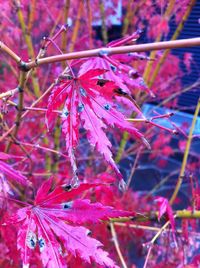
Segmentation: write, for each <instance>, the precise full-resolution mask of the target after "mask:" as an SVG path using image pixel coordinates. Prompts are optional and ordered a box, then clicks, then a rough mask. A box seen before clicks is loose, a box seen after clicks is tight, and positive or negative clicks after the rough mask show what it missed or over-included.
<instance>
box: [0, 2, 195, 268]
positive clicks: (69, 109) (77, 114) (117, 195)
mask: <svg viewBox="0 0 200 268" xmlns="http://www.w3.org/2000/svg"><path fill="white" fill-rule="evenodd" d="M101 2H104V1H99V0H98V1H97V0H95V1H90V0H88V1H77V0H75V1H67V0H66V1H54V2H52V1H49V0H48V1H44V0H40V1H34V0H29V1H21V3H20V1H12V2H10V1H7V2H5V3H1V4H0V8H1V28H0V35H1V41H3V42H4V43H5V44H6V45H7V46H8V47H9V48H10V49H11V50H13V51H14V52H15V53H16V54H17V55H20V57H21V58H22V59H23V60H24V61H28V60H29V58H31V57H33V56H34V57H36V56H37V54H38V52H39V51H40V49H41V48H45V51H44V53H45V56H50V55H56V54H62V53H66V52H68V51H72V50H74V51H78V50H86V49H92V48H95V47H97V46H98V47H99V46H103V43H102V42H101V41H99V40H97V39H96V38H95V31H93V32H92V34H90V33H91V28H92V25H91V21H90V18H91V17H90V16H91V14H90V13H91V12H92V16H93V18H92V19H93V20H102V16H101V12H100V3H101ZM112 2H113V6H117V3H118V1H116V0H115V1H112ZM130 2H131V1H122V5H123V9H124V10H128V8H130V9H134V8H135V12H136V15H135V16H133V18H132V20H131V21H130V25H129V28H128V32H127V36H125V37H122V38H121V39H118V40H115V41H112V42H110V43H108V44H107V45H106V46H107V47H117V46H121V45H129V44H131V43H134V42H136V41H137V39H139V37H140V35H141V31H140V30H137V29H138V28H140V29H145V27H146V26H145V25H146V24H147V22H148V27H147V35H148V38H150V39H153V40H154V39H155V38H156V37H157V36H158V35H163V37H166V36H167V35H168V33H169V28H170V26H169V22H170V17H166V18H164V17H163V16H162V15H161V14H162V11H163V10H165V9H166V8H167V3H165V2H168V1H152V0H149V1H143V3H142V4H141V6H139V8H138V5H139V2H140V1H132V2H133V3H131V4H130ZM188 3H189V1H177V3H176V4H175V5H174V9H173V10H172V15H171V16H175V20H176V22H177V23H179V22H180V20H181V16H182V14H184V12H185V9H187V6H188ZM68 5H69V14H68V17H70V18H71V19H72V27H67V26H66V23H67V22H66V21H65V19H66V17H65V16H64V15H63V14H64V10H65V9H66V8H67V6H68ZM129 5H131V6H129ZM113 6H111V7H110V6H109V5H108V6H106V5H105V10H104V12H105V18H107V20H106V23H107V27H109V26H111V21H110V20H109V19H110V16H111V15H114V13H115V11H114V9H113ZM77 9H79V15H76V14H77ZM158 10H160V14H158ZM93 11H95V12H93ZM78 16H80V17H78ZM124 16H125V15H123V18H124ZM22 17H23V19H22ZM123 18H120V19H119V20H122V19H123ZM79 23H80V24H79ZM155 24H156V27H154V25H155ZM23 25H25V29H24V26H23ZM77 25H78V26H77ZM76 27H77V28H78V34H77V36H76V32H75V31H74V28H76ZM44 36H49V37H48V38H47V37H46V38H45V40H43V37H44ZM64 39H67V43H66V47H63V40H64ZM71 40H73V42H74V43H72V41H71ZM31 47H32V48H31ZM31 49H32V50H31ZM62 50H63V51H62ZM161 56H162V54H161V53H157V54H156V59H155V60H154V63H153V67H152V70H153V69H154V67H155V66H156V64H157V62H158V61H159V59H160V57H161ZM149 60H151V59H150V58H149V57H148V55H147V54H145V53H140V54H138V53H129V54H121V55H112V56H110V55H109V54H106V53H104V50H102V53H101V55H99V57H92V58H84V59H77V60H72V61H70V62H64V63H63V62H62V63H53V64H48V65H44V66H39V67H38V68H36V69H35V70H34V73H32V75H31V76H30V77H29V79H28V81H27V82H26V86H25V88H24V89H23V98H24V100H23V111H22V113H23V112H25V111H28V113H27V115H26V116H24V117H23V116H22V117H21V118H20V120H19V121H17V124H18V125H19V128H18V132H17V135H16V137H13V135H12V133H10V134H9V135H6V133H7V131H8V130H9V129H10V128H11V127H12V126H13V125H14V124H15V123H16V120H17V119H16V118H18V117H16V115H17V113H19V111H18V101H19V100H18V95H17V94H14V95H13V96H10V97H9V98H3V99H1V102H2V103H1V104H2V105H1V119H2V125H1V135H2V137H4V139H2V142H1V144H0V150H1V153H0V212H1V220H0V224H1V225H0V237H1V240H0V249H1V251H0V267H13V268H14V267H56V268H59V267H119V266H120V264H119V263H120V262H119V260H118V256H117V253H116V250H115V248H114V244H113V240H114V237H113V235H112V234H111V230H110V219H112V218H115V219H116V218H127V217H129V218H130V222H127V224H124V225H123V226H120V225H118V226H117V225H116V226H115V229H116V233H117V236H118V242H119V245H124V246H122V248H121V252H122V254H123V256H124V258H125V260H126V262H127V263H128V264H129V265H132V267H135V266H134V265H135V264H136V263H137V260H133V259H131V258H130V252H129V250H128V248H129V247H131V246H132V247H134V248H135V250H136V251H137V254H138V256H139V255H140V256H143V257H144V256H145V255H146V248H145V247H143V246H142V245H143V244H145V243H147V242H148V241H149V240H150V239H151V237H152V234H151V233H149V232H146V231H145V229H142V228H141V229H137V228H135V229H134V228H131V227H130V225H131V223H132V222H131V220H134V219H135V217H137V216H138V215H140V214H141V215H146V214H148V213H150V211H152V210H157V211H158V221H162V218H163V216H165V218H166V219H167V220H169V222H170V225H171V230H172V231H171V232H170V231H169V232H168V235H167V236H165V237H164V236H163V237H162V238H161V241H160V243H159V244H158V245H156V246H155V247H154V248H153V250H152V260H151V262H150V263H149V265H151V267H177V266H175V265H177V263H178V262H182V260H183V259H184V263H185V262H186V261H188V259H187V258H186V257H185V255H184V251H183V250H182V251H181V253H180V256H179V255H177V245H176V247H175V248H174V247H171V250H170V249H168V250H169V251H170V253H169V256H168V257H167V258H168V259H169V263H170V264H169V266H166V265H165V264H166V263H165V262H164V261H163V260H164V258H165V257H166V256H165V254H164V251H165V250H164V249H165V248H169V247H170V246H169V245H170V244H172V243H175V244H178V247H182V246H183V243H182V240H181V239H182V237H180V236H177V237H175V234H176V225H175V219H174V217H173V211H172V207H171V206H170V204H169V202H168V199H167V198H165V197H159V196H158V197H147V196H144V195H143V194H141V193H139V192H135V191H133V190H132V189H131V188H129V189H126V190H125V189H124V188H125V182H124V179H123V176H122V174H121V172H120V167H119V166H118V165H117V163H116V162H115V161H114V157H113V155H115V154H116V153H117V146H112V145H114V144H119V143H120V140H121V137H122V135H121V134H122V132H125V131H126V132H128V133H129V135H130V141H129V144H130V148H129V153H131V152H134V154H136V153H137V152H138V151H139V150H140V151H143V152H144V151H145V150H149V149H150V148H152V150H153V153H152V154H150V157H149V161H151V160H152V159H155V158H157V157H158V155H159V154H160V152H162V154H163V155H165V156H166V157H168V156H170V155H172V154H173V153H174V151H173V149H172V148H171V147H170V145H169V144H170V141H171V137H172V135H173V133H174V132H175V130H176V131H177V129H175V130H174V129H173V128H174V126H173V124H172V128H171V129H165V128H163V127H162V126H160V125H158V124H156V123H153V122H152V124H147V125H146V124H145V123H141V121H142V120H144V122H145V120H146V118H145V116H144V115H143V113H142V111H141V109H140V107H139V106H140V105H142V104H143V103H145V102H146V101H152V100H153V101H162V100H164V99H167V98H168V97H169V96H171V95H172V94H173V93H174V92H177V91H180V90H181V77H182V76H183V72H182V71H181V69H180V67H179V63H180V62H179V61H180V60H179V59H178V58H177V57H176V56H174V55H172V54H169V55H168V57H167V59H166V61H165V62H164V63H163V65H162V68H161V70H160V72H159V76H158V77H157V78H156V80H155V82H154V83H153V85H152V87H151V88H148V86H147V85H146V84H145V82H144V79H143V77H142V74H143V72H144V70H145V66H146V64H147V62H148V61H149ZM191 61H192V55H190V54H189V53H188V54H186V55H185V58H184V63H185V65H186V68H187V70H188V72H189V71H190V64H191ZM171 62H173V65H172V64H171ZM18 79H19V70H18V66H17V64H15V63H13V59H11V58H10V57H8V55H6V54H4V53H1V54H0V90H1V92H0V93H2V92H7V91H8V90H10V89H14V88H16V87H17V85H18V83H19V81H18ZM34 83H35V84H34ZM36 84H37V85H39V91H37V92H36V90H35V87H37V86H35V85H36ZM51 84H53V86H52V88H51V91H49V94H46V95H45V96H44V97H43V98H41V100H40V102H38V104H37V106H34V105H33V103H34V101H36V100H37V99H38V98H39V96H41V95H42V94H43V93H44V92H45V91H46V90H47V89H48V87H49V86H50V85H51ZM38 92H39V93H38ZM37 94H38V95H37ZM167 105H168V106H169V107H177V106H176V105H177V100H176V99H175V100H173V101H171V102H170V103H168V104H167ZM131 115H134V117H135V118H136V119H138V121H140V119H141V121H140V122H139V123H138V122H137V123H136V124H134V123H132V122H129V121H128V120H127V118H128V117H130V116H131ZM158 117H159V116H158ZM18 119H19V118H18ZM154 119H156V116H155V118H154ZM163 120H165V118H164V119H163ZM147 122H148V120H147ZM155 122H156V121H155ZM155 127H158V129H159V131H160V133H159V135H160V138H159V139H155ZM160 129H161V130H160ZM60 130H61V131H60ZM164 131H165V132H164ZM166 131H167V132H166ZM60 132H61V133H60ZM182 145H183V146H182V147H185V144H183V143H182ZM93 149H94V150H93ZM122 157H123V156H122ZM164 164H165V163H164ZM164 164H163V163H162V166H163V165H164ZM195 167H196V166H195ZM118 186H120V187H121V188H123V190H125V191H124V192H121V191H120V189H119V188H120V187H118ZM192 189H193V192H192V194H193V199H194V200H195V202H196V209H199V197H198V195H199V188H198V186H196V188H195V187H193V188H192ZM189 209H191V208H190V207H189ZM150 224H151V222H150V221H148V222H145V224H144V223H142V224H141V225H142V226H147V227H148V226H149V225H150ZM157 224H159V223H156V226H157ZM189 226H192V228H193V229H194V230H196V226H195V224H194V221H192V220H190V221H189V220H188V221H185V222H184V221H183V234H184V236H185V237H184V239H185V240H184V241H186V240H187V242H188V244H187V246H188V250H190V249H191V248H192V245H191V244H192V242H191V241H190V239H189V235H188V228H189ZM186 238H187V239H186ZM103 247H105V249H103ZM108 252H109V253H108ZM192 252H194V253H195V249H194V248H192ZM160 260H161V261H160ZM193 263H194V265H195V263H198V256H197V257H196V259H194V260H193ZM170 265H171V266H170ZM173 265H174V266H173ZM192 265H193V264H191V266H185V267H193V266H192ZM149 267H150V266H149ZM181 267H184V266H181Z"/></svg>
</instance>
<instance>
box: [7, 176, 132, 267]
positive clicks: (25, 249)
mask: <svg viewBox="0 0 200 268" xmlns="http://www.w3.org/2000/svg"><path fill="white" fill-rule="evenodd" d="M95 186H98V184H96V185H95V184H81V185H80V186H79V187H78V188H70V187H69V186H62V185H60V186H57V187H56V188H55V189H54V190H53V191H51V188H52V179H49V180H47V181H45V182H44V183H43V184H42V186H41V187H40V189H39V190H38V192H37V195H36V198H35V202H34V205H29V206H27V207H24V208H21V209H19V210H18V211H17V213H16V215H15V216H13V217H12V218H11V219H10V220H9V222H12V223H14V224H16V222H20V223H21V225H20V228H19V231H18V239H17V246H18V248H19V249H20V251H21V256H22V259H23V263H24V265H28V264H29V262H30V258H31V256H32V254H33V252H34V251H35V253H36V252H37V251H38V250H39V251H40V254H41V257H42V262H43V265H44V266H48V267H55V268H61V267H66V265H67V264H66V257H67V256H68V255H69V254H72V255H73V256H74V257H76V256H77V255H78V256H79V257H80V258H82V259H83V260H84V261H86V262H88V263H91V260H93V261H95V262H96V263H97V264H99V265H101V266H106V267H118V266H117V265H115V263H114V262H113V261H112V260H111V259H110V258H109V256H108V253H107V252H105V251H103V249H102V244H101V243H100V242H99V241H98V240H96V239H94V238H91V237H90V236H88V235H89V230H88V229H87V228H85V227H83V226H74V225H75V224H76V225H80V224H81V223H85V222H92V223H94V222H98V221H99V220H100V219H103V220H105V219H108V218H110V217H119V216H130V214H131V215H133V214H132V213H129V212H124V211H121V210H115V209H113V208H112V207H108V206H103V205H102V204H100V203H91V202H90V201H89V200H88V199H86V200H84V199H76V200H73V199H74V198H75V197H77V195H81V194H83V193H84V192H85V191H86V190H90V189H92V188H94V187H95ZM70 223H71V224H73V225H70Z"/></svg>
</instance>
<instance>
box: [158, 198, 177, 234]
mask: <svg viewBox="0 0 200 268" xmlns="http://www.w3.org/2000/svg"><path fill="white" fill-rule="evenodd" d="M155 201H156V202H157V204H158V219H159V220H160V219H161V217H162V216H163V215H164V214H166V215H167V217H168V219H169V221H170V223H171V227H172V231H173V232H175V220H174V215H173V210H172V208H171V206H170V204H169V201H168V200H167V199H166V198H164V197H161V196H160V197H156V199H155Z"/></svg>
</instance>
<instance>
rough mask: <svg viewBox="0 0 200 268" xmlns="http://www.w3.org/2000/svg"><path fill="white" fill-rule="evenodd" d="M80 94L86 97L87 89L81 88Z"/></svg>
mask: <svg viewBox="0 0 200 268" xmlns="http://www.w3.org/2000/svg"><path fill="white" fill-rule="evenodd" d="M80 93H81V95H82V96H83V97H86V92H85V89H84V88H82V87H81V88H80Z"/></svg>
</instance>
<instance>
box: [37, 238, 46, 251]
mask: <svg viewBox="0 0 200 268" xmlns="http://www.w3.org/2000/svg"><path fill="white" fill-rule="evenodd" d="M38 245H39V248H40V252H42V251H43V250H44V249H45V246H46V242H45V240H44V238H42V237H41V238H39V239H38Z"/></svg>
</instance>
